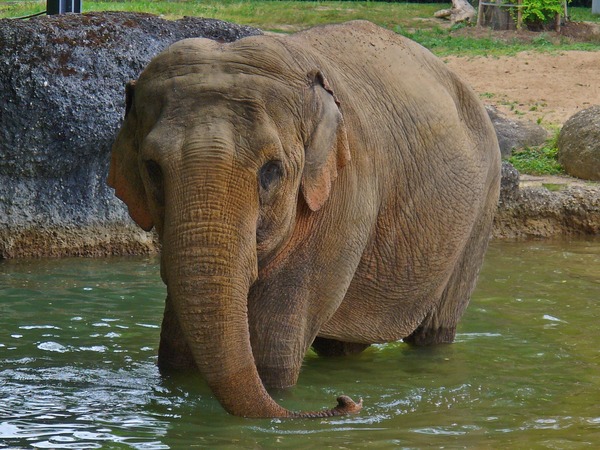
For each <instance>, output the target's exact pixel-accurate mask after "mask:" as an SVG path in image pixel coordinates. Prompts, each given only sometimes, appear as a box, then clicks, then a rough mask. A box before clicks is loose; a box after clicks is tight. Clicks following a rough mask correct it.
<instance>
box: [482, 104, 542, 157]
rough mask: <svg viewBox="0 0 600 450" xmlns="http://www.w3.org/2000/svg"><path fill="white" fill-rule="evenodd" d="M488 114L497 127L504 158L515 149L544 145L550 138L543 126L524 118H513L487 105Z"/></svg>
mask: <svg viewBox="0 0 600 450" xmlns="http://www.w3.org/2000/svg"><path fill="white" fill-rule="evenodd" d="M485 109H486V110H487V113H488V116H489V117H490V119H491V120H492V124H494V128H495V129H496V136H497V137H498V143H499V144H500V153H501V154H502V158H508V157H509V156H510V155H511V153H512V151H513V149H520V148H524V147H535V146H538V145H542V144H543V143H544V142H546V139H548V132H547V131H546V130H545V129H544V128H542V127H541V126H539V125H537V124H534V123H531V122H526V121H522V120H511V119H509V118H507V117H505V116H503V115H502V114H500V112H499V111H498V110H497V109H496V108H495V107H493V106H489V105H488V106H486V107H485Z"/></svg>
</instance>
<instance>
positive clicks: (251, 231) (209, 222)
mask: <svg viewBox="0 0 600 450" xmlns="http://www.w3.org/2000/svg"><path fill="white" fill-rule="evenodd" d="M255 46H256V44H254V43H253V41H252V39H246V40H243V41H239V42H238V43H235V44H233V45H227V44H219V43H216V42H213V41H210V40H205V39H190V40H185V41H181V42H179V43H177V44H174V45H173V46H171V47H170V48H169V49H168V50H166V51H165V52H163V53H162V54H161V55H159V56H158V57H156V58H155V59H154V60H153V61H152V62H151V63H150V64H149V66H148V67H147V68H146V70H145V71H144V72H143V73H142V74H141V76H140V77H139V79H138V81H137V82H135V83H134V82H132V83H130V84H129V85H128V87H127V96H126V97H127V102H126V116H125V120H124V123H123V125H122V128H121V130H120V133H119V135H118V137H117V139H116V141H115V144H114V146H113V150H112V160H111V167H110V174H109V179H108V183H109V185H110V186H112V187H113V188H114V189H115V191H116V195H117V196H118V197H119V198H121V199H122V200H123V201H124V202H125V203H126V204H127V206H128V209H129V214H130V215H131V217H132V218H133V220H134V221H135V222H136V223H137V224H138V225H139V226H140V227H141V228H143V229H144V230H150V229H152V228H153V227H155V228H156V230H157V232H158V235H159V238H160V240H161V242H162V254H161V276H162V278H163V280H164V282H165V283H166V284H167V289H168V296H169V301H171V302H172V305H173V309H174V311H175V315H176V317H177V319H178V321H179V324H180V326H181V330H182V333H183V336H184V337H185V340H186V342H187V345H188V346H189V349H190V350H191V353H192V355H193V359H194V362H195V364H196V365H197V367H198V368H199V370H200V372H201V373H202V375H203V376H204V378H205V379H206V381H207V383H208V384H209V386H210V388H211V389H212V391H213V392H214V394H215V396H216V397H217V399H218V400H219V401H220V403H221V404H222V405H223V407H224V408H225V409H226V410H227V411H229V412H230V413H232V414H235V415H241V416H247V417H275V416H279V417H287V416H291V415H293V413H291V412H290V411H287V410H285V409H284V408H282V407H281V406H279V405H278V404H276V403H275V401H274V400H273V399H272V398H271V397H270V395H269V394H268V393H267V392H266V390H265V388H264V387H263V383H262V382H261V379H260V377H259V374H258V371H257V368H256V363H255V359H254V357H253V352H252V347H251V343H250V334H249V325H248V305H247V301H248V300H247V298H248V292H249V289H250V288H251V286H252V285H253V283H255V281H256V280H257V279H258V277H259V276H260V275H259V274H260V268H261V267H263V266H264V264H265V263H266V262H267V261H269V260H270V259H272V258H274V257H276V255H277V254H278V253H279V252H281V251H282V249H283V248H285V246H286V245H288V244H289V241H290V239H291V236H292V235H293V234H292V233H293V230H294V227H295V222H296V214H297V208H298V207H299V205H300V204H301V202H304V203H305V206H307V207H308V209H309V210H310V211H312V212H313V213H316V212H317V211H319V210H320V209H321V208H322V207H323V206H324V204H326V202H327V200H328V198H329V196H330V194H331V190H332V186H333V184H332V183H333V182H334V180H335V178H336V177H337V174H338V171H340V170H341V169H342V168H343V167H344V165H346V164H347V163H348V162H349V161H350V152H349V149H348V143H347V138H346V131H345V128H344V120H343V117H342V114H341V112H340V108H339V105H338V104H337V101H336V98H335V97H334V94H333V92H332V90H331V88H330V87H329V86H328V83H327V80H326V79H325V77H324V75H323V74H322V73H321V72H320V71H319V70H318V69H317V68H315V67H302V66H301V64H300V63H298V62H296V61H295V60H294V59H293V58H291V57H287V58H286V57H285V55H286V54H287V52H286V50H285V49H283V48H282V46H281V44H277V43H273V45H272V46H271V47H269V46H264V47H262V48H261V51H260V52H255V51H254V50H255V49H254V47H255ZM303 207H304V206H303ZM338 401H339V402H340V403H339V405H338V407H336V408H334V409H333V410H328V411H322V412H320V413H317V414H318V415H332V414H341V413H347V412H352V411H356V410H358V409H360V404H355V403H354V402H352V401H351V400H349V399H347V398H346V397H341V398H340V399H338ZM300 414H302V413H300ZM304 414H307V415H309V416H311V415H312V413H304Z"/></svg>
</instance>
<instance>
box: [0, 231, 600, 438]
mask: <svg viewBox="0 0 600 450" xmlns="http://www.w3.org/2000/svg"><path fill="white" fill-rule="evenodd" d="M164 295H165V288H164V286H163V285H162V284H161V282H160V278H159V269H158V264H157V260H156V259H142V258H113V259H100V260H82V259H68V260H45V261H27V262H19V261H17V262H2V263H0V448H53V449H57V448H139V449H159V448H190V447H200V448H215V447H219V448H364V447H367V446H368V447H369V448H386V449H387V448H424V447H445V448H500V447H504V448H506V447H509V446H510V447H512V448H561V449H563V448H581V447H591V448H593V447H595V446H596V445H598V443H600V333H599V332H598V323H599V319H600V303H599V302H600V240H593V241H573V242H560V243H546V242H534V243H506V242H494V243H493V244H492V246H491V248H490V251H489V253H488V257H487V259H486V263H485V266H484V268H483V271H482V275H481V278H480V282H479V285H478V288H477V291H476V293H475V295H474V298H473V299H472V302H471V305H470V307H469V309H468V311H467V313H466V315H465V317H464V319H463V321H462V322H461V325H460V328H459V333H458V336H457V340H456V343H455V344H453V345H447V346H441V347H437V348H431V349H413V348H410V347H408V346H406V345H405V344H402V343H395V344H389V345H385V346H377V347H375V348H370V349H369V350H367V351H366V352H365V353H363V354H361V355H359V356H356V357H351V358H344V359H335V360H331V359H330V360H326V359H320V358H317V357H316V356H314V355H308V356H307V358H306V361H305V364H304V368H303V371H302V373H301V375H300V381H299V384H298V386H297V387H296V388H294V389H293V390H291V391H290V392H280V393H276V394H274V395H275V397H276V399H277V400H278V401H279V402H280V403H282V404H283V405H284V406H286V407H288V408H291V409H317V408H321V407H325V406H333V404H334V403H335V397H336V396H337V395H338V394H340V393H346V394H348V395H350V396H353V397H363V399H364V403H365V407H364V409H363V412H362V413H361V414H360V415H358V416H352V417H343V418H333V419H327V420H314V419H313V420H293V421H292V420H283V421H282V420H248V419H242V418H236V417H232V416H229V415H227V414H226V413H225V412H224V411H223V409H221V407H220V406H219V404H218V403H217V402H216V400H214V398H213V397H212V396H211V394H210V391H209V390H208V388H207V387H206V386H205V385H204V384H203V382H202V381H200V380H198V379H196V378H193V379H189V378H163V377H161V376H160V375H159V373H158V371H157V369H156V353H157V344H158V336H159V331H160V329H159V325H160V320H161V315H162V308H163V298H164Z"/></svg>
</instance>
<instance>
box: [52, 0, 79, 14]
mask: <svg viewBox="0 0 600 450" xmlns="http://www.w3.org/2000/svg"><path fill="white" fill-rule="evenodd" d="M80 12H81V0H46V14H48V15H49V16H50V15H52V14H65V13H80Z"/></svg>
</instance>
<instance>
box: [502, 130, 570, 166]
mask: <svg viewBox="0 0 600 450" xmlns="http://www.w3.org/2000/svg"><path fill="white" fill-rule="evenodd" d="M558 133H559V132H558V130H557V131H556V132H555V133H554V136H553V137H552V138H550V139H549V140H548V141H546V143H545V144H544V145H542V146H540V147H527V148H525V149H523V150H519V151H516V152H513V154H512V155H511V157H510V158H509V159H508V162H510V163H511V164H512V165H513V166H514V167H515V169H517V170H518V171H519V172H521V173H526V174H529V175H561V174H564V170H563V168H562V166H561V165H560V164H559V163H558V160H557V155H558V145H557V141H558Z"/></svg>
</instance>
